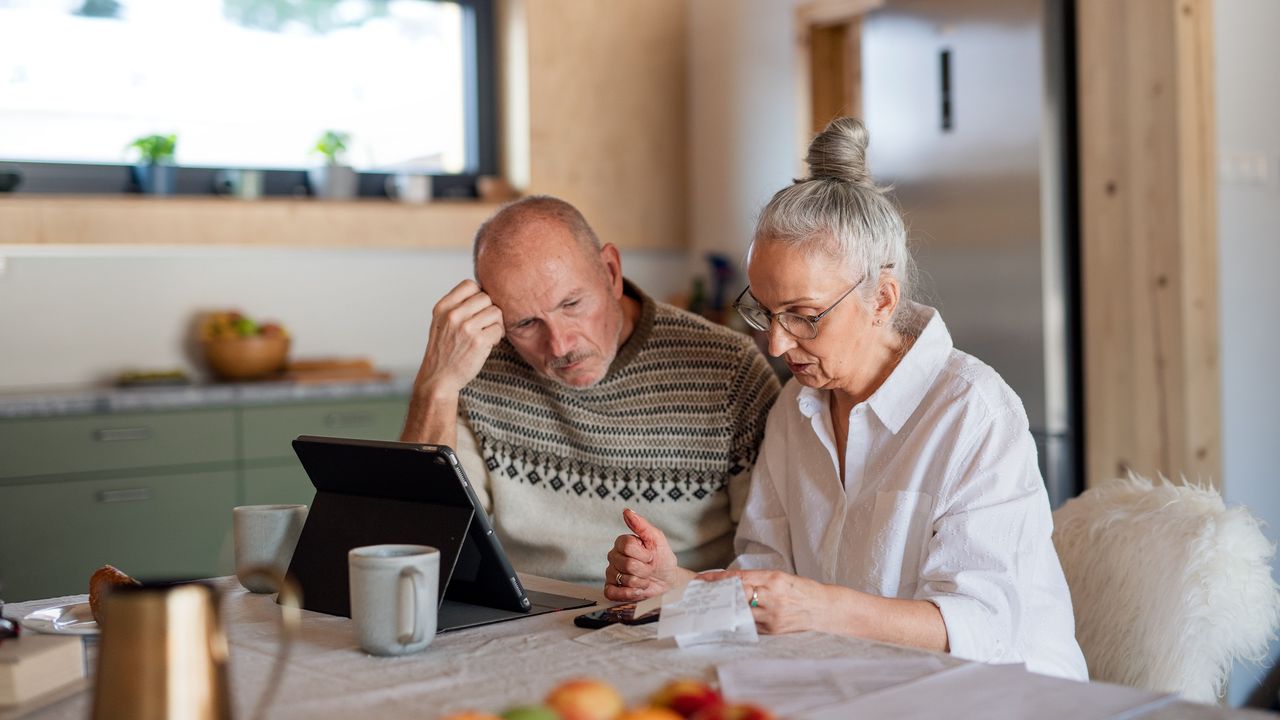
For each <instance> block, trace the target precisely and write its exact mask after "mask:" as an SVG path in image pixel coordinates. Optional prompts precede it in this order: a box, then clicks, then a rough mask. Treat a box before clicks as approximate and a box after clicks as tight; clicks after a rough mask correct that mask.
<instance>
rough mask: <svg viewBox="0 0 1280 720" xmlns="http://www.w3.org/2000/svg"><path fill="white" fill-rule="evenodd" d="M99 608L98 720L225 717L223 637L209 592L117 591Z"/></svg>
mask: <svg viewBox="0 0 1280 720" xmlns="http://www.w3.org/2000/svg"><path fill="white" fill-rule="evenodd" d="M103 602H104V609H105V613H104V616H105V617H106V618H107V620H106V622H104V623H103V625H104V627H103V628H102V638H101V644H100V646H99V650H98V670H97V684H96V686H95V687H94V694H93V717H94V719H95V720H115V719H116V718H119V719H120V720H125V719H126V718H128V719H131V720H151V719H153V718H155V719H159V718H169V719H175V720H176V719H178V718H183V719H187V718H189V719H191V720H229V719H230V717H231V697H230V693H229V691H228V687H227V638H226V635H225V634H224V633H223V631H222V625H221V621H220V619H219V616H218V597H217V593H216V592H215V591H214V589H213V588H212V587H210V586H209V585H206V584H203V583H182V584H175V585H159V586H156V585H144V586H142V587H121V588H118V589H115V590H113V591H112V592H111V593H110V594H108V595H107V596H106V598H105V599H104V601H103Z"/></svg>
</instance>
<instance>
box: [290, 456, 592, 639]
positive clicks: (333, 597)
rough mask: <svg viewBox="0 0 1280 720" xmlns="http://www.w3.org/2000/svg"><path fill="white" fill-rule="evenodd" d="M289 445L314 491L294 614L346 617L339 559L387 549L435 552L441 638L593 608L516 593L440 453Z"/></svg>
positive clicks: (453, 460)
mask: <svg viewBox="0 0 1280 720" xmlns="http://www.w3.org/2000/svg"><path fill="white" fill-rule="evenodd" d="M293 447H294V451H295V452H296V453H297V455H298V459H299V460H300V461H301V462H302V465H303V468H304V469H305V470H306V471H307V475H308V477H310V478H311V483H312V485H314V486H315V488H316V495H315V498H314V500H313V501H312V504H311V507H310V510H309V511H308V513H307V521H306V523H305V525H304V526H303V529H302V534H301V536H300V537H299V539H298V546H297V549H296V550H295V551H294V555H293V560H292V562H291V563H290V565H289V572H290V574H292V575H293V576H294V577H295V578H296V579H297V580H298V582H299V584H300V585H301V587H302V591H303V599H302V603H303V607H304V608H306V609H308V610H314V611H317V612H322V613H326V614H329V615H341V616H344V617H350V616H351V606H350V595H349V593H350V590H349V583H348V574H347V552H348V551H349V550H351V549H352V548H355V547H360V546H363V545H381V544H389V543H393V544H413V545H430V546H432V547H435V548H437V549H438V550H440V598H439V599H440V603H441V605H440V617H439V621H438V625H439V626H440V628H441V630H442V631H443V630H450V629H457V628H461V627H470V626H472V625H480V624H485V623H488V622H496V621H499V620H504V619H511V618H514V617H521V616H523V615H525V614H526V613H529V612H530V610H533V611H534V612H535V613H537V612H547V611H551V610H557V609H563V608H568V607H584V606H586V605H592V604H594V603H593V602H592V601H589V600H583V599H580V598H568V597H564V596H558V595H549V594H546V593H536V592H526V591H525V590H524V588H523V587H522V586H521V585H520V581H519V578H517V577H516V574H515V571H514V570H513V569H512V568H511V565H510V563H509V562H508V561H507V559H506V554H505V553H504V552H503V551H502V547H501V545H500V544H499V543H498V541H497V538H496V537H495V536H494V534H493V528H492V527H491V526H490V525H489V522H488V518H487V517H486V516H485V515H484V511H483V509H478V508H479V504H478V502H477V500H476V497H475V494H474V492H473V491H472V490H471V488H470V484H469V483H468V482H467V480H466V474H465V473H464V472H463V471H462V468H461V466H460V465H459V464H458V460H457V456H456V455H454V454H453V451H452V450H450V449H449V448H447V447H445V446H441V445H419V444H413V443H395V442H380V441H372V440H350V439H345V438H325V437H314V436H301V437H299V438H298V439H296V440H294V441H293ZM531 596H532V598H533V599H532V601H531V599H530V597H531Z"/></svg>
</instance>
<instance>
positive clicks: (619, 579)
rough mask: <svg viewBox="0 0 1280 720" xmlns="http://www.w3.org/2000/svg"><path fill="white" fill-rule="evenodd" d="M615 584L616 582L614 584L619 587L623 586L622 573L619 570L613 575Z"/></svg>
mask: <svg viewBox="0 0 1280 720" xmlns="http://www.w3.org/2000/svg"><path fill="white" fill-rule="evenodd" d="M613 584H614V585H617V586H618V587H622V573H621V572H619V573H618V574H617V575H614V576H613Z"/></svg>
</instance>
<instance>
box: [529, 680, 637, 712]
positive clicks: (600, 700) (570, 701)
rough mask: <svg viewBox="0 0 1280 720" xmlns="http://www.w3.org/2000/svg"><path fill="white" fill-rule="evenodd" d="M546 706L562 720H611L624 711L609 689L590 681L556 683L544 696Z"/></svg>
mask: <svg viewBox="0 0 1280 720" xmlns="http://www.w3.org/2000/svg"><path fill="white" fill-rule="evenodd" d="M546 703H547V706H548V707H550V708H551V709H552V710H555V711H556V712H558V713H560V715H561V716H562V717H563V718H564V720H614V718H616V717H617V716H618V715H619V714H621V713H622V709H623V707H624V705H623V702H622V696H621V695H619V694H618V691H617V690H615V689H614V688H613V686H612V685H610V684H609V683H606V682H604V681H601V680H594V679H591V678H576V679H573V680H566V681H564V682H562V683H560V685H558V686H557V687H556V688H555V689H554V690H552V691H551V694H550V695H547V700H546Z"/></svg>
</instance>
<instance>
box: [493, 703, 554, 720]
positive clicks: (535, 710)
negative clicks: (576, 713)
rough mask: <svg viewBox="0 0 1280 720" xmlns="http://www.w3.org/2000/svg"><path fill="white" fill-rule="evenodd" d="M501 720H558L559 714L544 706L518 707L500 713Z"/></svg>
mask: <svg viewBox="0 0 1280 720" xmlns="http://www.w3.org/2000/svg"><path fill="white" fill-rule="evenodd" d="M502 720H560V713H558V712H556V711H555V710H552V709H551V708H549V707H547V706H546V705H519V706H517V707H513V708H511V709H509V710H507V711H506V712H504V713H502Z"/></svg>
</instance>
